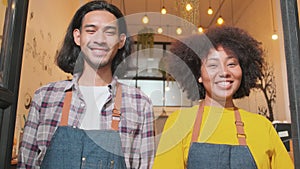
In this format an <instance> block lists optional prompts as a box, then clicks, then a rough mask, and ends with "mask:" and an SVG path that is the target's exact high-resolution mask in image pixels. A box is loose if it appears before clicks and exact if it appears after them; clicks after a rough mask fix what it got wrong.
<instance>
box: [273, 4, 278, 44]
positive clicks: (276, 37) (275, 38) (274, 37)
mask: <svg viewBox="0 0 300 169" xmlns="http://www.w3.org/2000/svg"><path fill="white" fill-rule="evenodd" d="M271 9H272V23H273V34H272V39H273V40H277V39H278V35H277V32H276V29H275V23H274V11H273V1H272V0H271Z"/></svg>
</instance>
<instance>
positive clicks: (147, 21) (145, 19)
mask: <svg viewBox="0 0 300 169" xmlns="http://www.w3.org/2000/svg"><path fill="white" fill-rule="evenodd" d="M142 22H143V23H144V24H147V23H149V18H148V16H147V14H145V15H144V17H143V18H142Z"/></svg>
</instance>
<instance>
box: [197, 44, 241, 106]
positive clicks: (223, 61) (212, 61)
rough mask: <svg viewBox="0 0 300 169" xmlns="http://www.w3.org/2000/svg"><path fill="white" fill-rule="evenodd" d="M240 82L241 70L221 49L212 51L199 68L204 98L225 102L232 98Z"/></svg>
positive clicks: (231, 55)
mask: <svg viewBox="0 0 300 169" xmlns="http://www.w3.org/2000/svg"><path fill="white" fill-rule="evenodd" d="M241 81H242V69H241V67H240V64H239V61H238V59H237V57H236V56H234V55H233V54H227V53H226V52H225V50H224V49H223V47H218V49H217V50H214V49H212V50H211V51H210V52H209V54H208V56H207V58H206V59H204V61H203V64H202V66H201V77H200V78H199V82H200V83H203V85H204V87H205V90H206V97H210V98H212V99H214V100H219V101H226V100H230V99H232V98H233V95H234V94H235V92H236V91H237V90H238V89H239V87H240V84H241Z"/></svg>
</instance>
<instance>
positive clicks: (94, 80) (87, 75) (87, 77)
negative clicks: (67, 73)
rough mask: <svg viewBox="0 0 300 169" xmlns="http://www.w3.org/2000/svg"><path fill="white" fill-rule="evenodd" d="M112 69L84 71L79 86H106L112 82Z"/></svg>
mask: <svg viewBox="0 0 300 169" xmlns="http://www.w3.org/2000/svg"><path fill="white" fill-rule="evenodd" d="M112 79H113V78H112V72H111V69H110V68H109V69H107V68H103V69H97V70H94V69H84V70H83V72H82V74H81V76H80V78H79V80H78V84H79V85H82V86H106V85H108V84H109V83H111V81H112Z"/></svg>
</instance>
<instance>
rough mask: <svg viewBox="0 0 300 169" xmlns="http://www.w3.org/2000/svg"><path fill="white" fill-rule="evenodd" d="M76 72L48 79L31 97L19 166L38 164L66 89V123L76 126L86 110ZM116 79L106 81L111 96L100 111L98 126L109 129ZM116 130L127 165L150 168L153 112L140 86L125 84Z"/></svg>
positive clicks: (59, 111) (46, 145)
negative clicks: (68, 105) (66, 77)
mask: <svg viewBox="0 0 300 169" xmlns="http://www.w3.org/2000/svg"><path fill="white" fill-rule="evenodd" d="M78 78H79V74H74V76H73V79H72V81H59V82H53V83H49V84H48V85H45V86H42V87H41V88H39V89H38V90H37V91H36V92H35V95H34V97H33V100H32V103H31V107H30V111H29V114H28V120H27V121H26V124H25V129H24V134H23V139H22V143H21V146H20V151H19V157H18V168H40V167H39V166H40V164H41V161H42V160H43V157H44V155H45V153H46V150H47V147H48V146H49V144H50V142H51V138H52V136H53V134H54V133H55V131H56V129H57V127H58V126H59V123H60V117H61V111H62V107H63V101H64V97H65V92H66V91H67V90H73V91H72V92H73V96H72V102H71V108H70V114H69V121H68V125H69V126H75V127H79V126H80V122H81V121H82V119H83V116H84V114H85V111H86V106H85V102H84V100H83V96H82V94H81V93H80V91H79V87H78V83H77V81H78ZM116 83H117V79H113V81H112V82H111V83H110V84H109V85H108V87H109V89H110V96H109V98H108V99H107V100H106V102H105V104H104V106H103V108H102V110H101V112H99V113H100V114H101V126H100V129H111V118H112V116H111V115H112V109H113V106H114V98H115V97H114V96H115V93H116V90H115V88H116ZM121 86H122V106H121V113H122V115H121V121H120V124H119V132H120V137H121V142H122V149H123V152H124V156H125V161H126V166H127V168H147V169H148V168H149V169H150V168H152V163H153V160H154V156H155V142H154V114H153V109H152V103H151V100H150V99H149V98H148V97H147V96H146V95H145V94H143V93H142V92H141V91H140V90H139V89H136V88H134V87H130V86H127V85H124V84H121Z"/></svg>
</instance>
